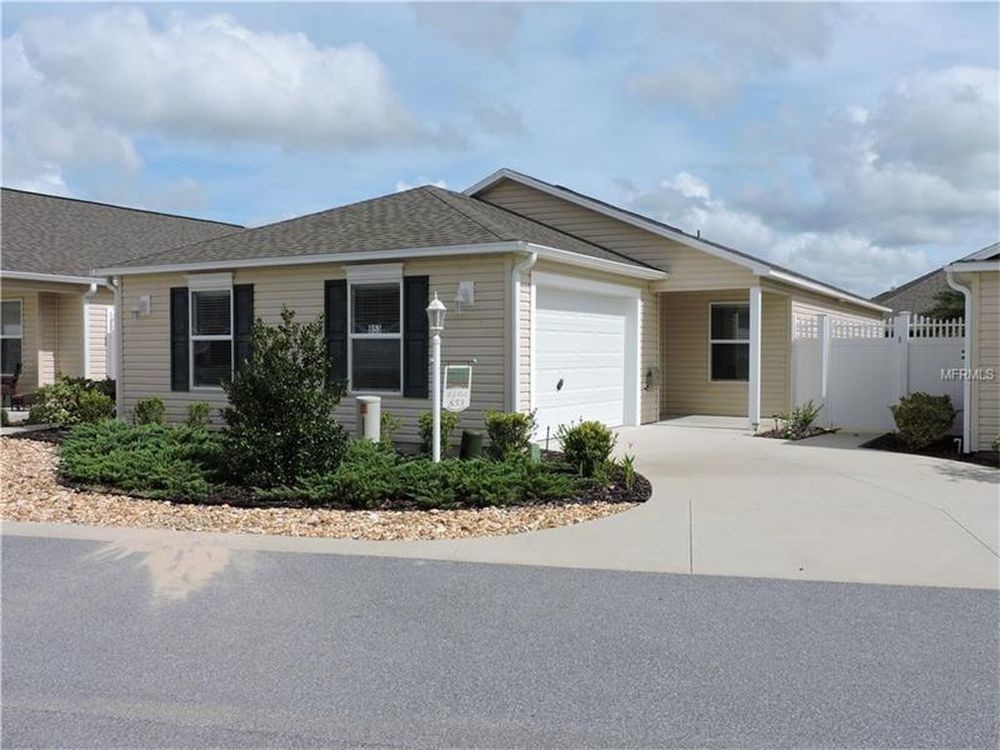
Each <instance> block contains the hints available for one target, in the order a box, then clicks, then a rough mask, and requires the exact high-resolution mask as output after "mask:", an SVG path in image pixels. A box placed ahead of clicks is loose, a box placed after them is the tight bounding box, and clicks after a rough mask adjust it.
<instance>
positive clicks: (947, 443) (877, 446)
mask: <svg viewBox="0 0 1000 750" xmlns="http://www.w3.org/2000/svg"><path fill="white" fill-rule="evenodd" d="M861 447H862V448H872V449H873V450H877V451H890V452H891V453H909V454H911V455H915V456H928V457H930V458H947V459H949V460H951V461H961V462H962V463H967V464H976V465H978V466H989V467H991V468H994V469H1000V453H997V452H996V451H977V452H975V453H959V452H958V449H957V448H956V446H955V438H953V437H950V436H949V437H944V438H941V439H940V440H938V441H937V442H936V443H933V444H931V445H929V446H927V447H926V448H922V449H921V450H916V451H915V450H913V449H912V448H910V447H908V446H906V445H904V444H903V443H902V442H901V441H900V440H899V438H898V437H896V434H895V433H893V432H887V433H886V434H884V435H880V436H879V437H877V438H875V439H874V440H869V441H868V442H867V443H865V444H863V445H862V446H861Z"/></svg>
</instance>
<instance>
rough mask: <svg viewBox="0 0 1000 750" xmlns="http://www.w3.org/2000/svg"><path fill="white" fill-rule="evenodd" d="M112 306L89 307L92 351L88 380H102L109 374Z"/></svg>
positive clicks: (92, 304)
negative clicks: (109, 333) (108, 342)
mask: <svg viewBox="0 0 1000 750" xmlns="http://www.w3.org/2000/svg"><path fill="white" fill-rule="evenodd" d="M110 310H111V305H105V304H94V303H91V304H90V305H88V307H87V315H88V318H87V347H88V349H89V351H90V355H89V356H90V370H89V372H87V377H88V378H93V379H95V380H100V379H101V378H105V377H108V376H109V373H108V367H107V365H108V346H107V331H108V315H109V311H110Z"/></svg>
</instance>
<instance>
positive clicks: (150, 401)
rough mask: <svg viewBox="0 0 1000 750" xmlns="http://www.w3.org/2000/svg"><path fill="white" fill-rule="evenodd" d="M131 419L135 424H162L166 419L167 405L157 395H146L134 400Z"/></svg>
mask: <svg viewBox="0 0 1000 750" xmlns="http://www.w3.org/2000/svg"><path fill="white" fill-rule="evenodd" d="M132 420H133V421H134V422H135V423H136V424H163V423H165V422H166V421H167V407H166V405H165V404H164V403H163V399H162V398H160V397H159V396H147V397H146V398H140V399H139V400H138V401H136V402H135V413H134V414H133V417H132Z"/></svg>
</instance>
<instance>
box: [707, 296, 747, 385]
mask: <svg viewBox="0 0 1000 750" xmlns="http://www.w3.org/2000/svg"><path fill="white" fill-rule="evenodd" d="M716 307H745V308H747V311H748V314H749V310H750V303H749V302H743V301H742V300H734V301H732V302H710V303H709V305H708V382H709V383H736V384H740V383H743V384H746V383H749V382H750V380H749V378H748V379H746V380H735V379H733V380H731V379H728V378H726V379H723V380H717V379H715V378H713V377H712V371H713V369H712V344H746V345H747V353H748V354H749V352H750V338H749V337H747V338H745V339H714V338H712V310H713V308H716Z"/></svg>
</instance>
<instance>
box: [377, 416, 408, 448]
mask: <svg viewBox="0 0 1000 750" xmlns="http://www.w3.org/2000/svg"><path fill="white" fill-rule="evenodd" d="M402 426H403V420H401V419H400V418H399V417H397V416H396V415H395V414H392V413H391V412H388V411H384V412H382V416H380V417H379V439H380V440H381V441H382V443H383V445H387V446H395V445H396V432H397V431H398V430H399V428H400V427H402Z"/></svg>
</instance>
